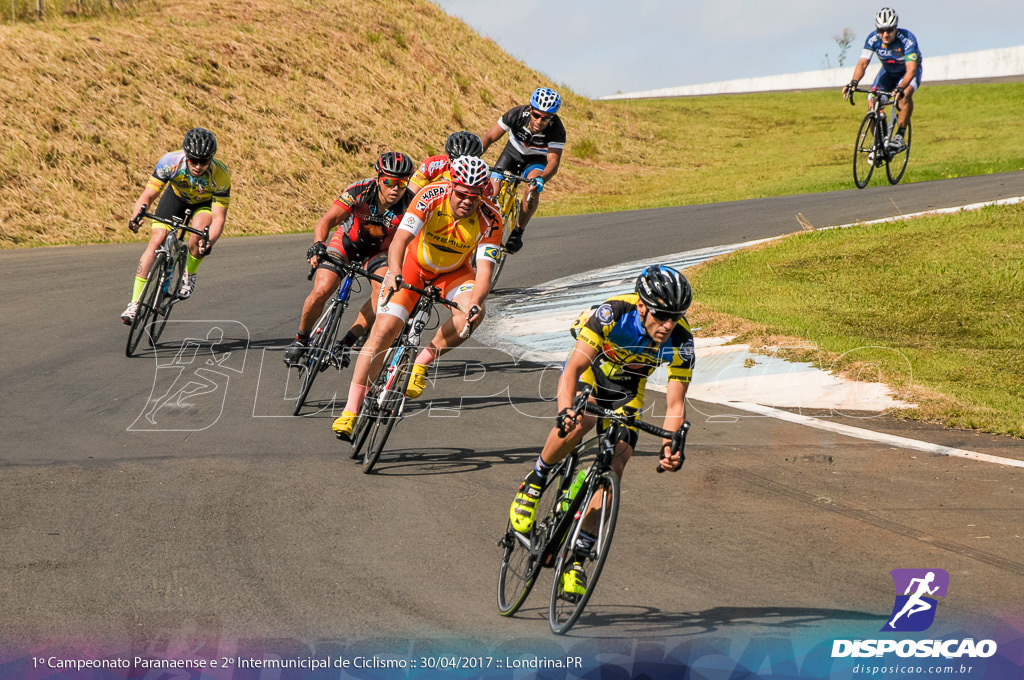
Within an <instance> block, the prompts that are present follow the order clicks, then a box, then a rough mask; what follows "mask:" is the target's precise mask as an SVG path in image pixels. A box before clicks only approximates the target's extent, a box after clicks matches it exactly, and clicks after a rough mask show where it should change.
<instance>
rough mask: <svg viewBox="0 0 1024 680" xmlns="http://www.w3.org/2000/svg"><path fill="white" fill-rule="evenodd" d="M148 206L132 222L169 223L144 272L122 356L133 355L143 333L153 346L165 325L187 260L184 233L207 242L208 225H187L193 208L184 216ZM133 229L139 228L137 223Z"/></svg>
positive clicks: (177, 298)
mask: <svg viewBox="0 0 1024 680" xmlns="http://www.w3.org/2000/svg"><path fill="white" fill-rule="evenodd" d="M148 207H149V206H145V205H144V206H142V209H141V210H139V213H138V214H137V215H136V216H135V217H134V218H133V219H132V224H134V225H139V224H141V223H142V220H143V219H145V218H147V217H148V218H149V219H151V220H153V221H154V222H160V223H161V224H166V225H167V226H169V227H170V229H169V230H168V232H167V236H166V237H164V242H163V243H162V244H160V247H159V248H157V250H156V257H155V259H154V260H153V264H152V265H150V267H149V273H148V274H147V275H146V285H145V286H144V287H143V289H142V294H141V295H140V296H139V305H138V308H137V309H136V311H135V318H134V319H133V320H132V325H131V328H130V329H129V330H128V344H127V345H125V348H124V353H125V356H129V357H130V356H132V355H133V354H134V353H135V350H136V349H138V346H139V342H140V341H141V340H142V336H143V335H144V334H148V336H149V346H150V347H156V343H157V342H158V341H159V340H160V335H161V333H163V332H164V328H165V327H166V326H167V318H168V317H169V316H170V315H171V310H172V309H173V308H174V305H175V304H177V303H178V300H181V299H184V298H180V297H178V293H179V291H180V290H181V281H182V278H183V277H184V275H185V263H186V262H187V261H188V245H187V244H186V242H185V241H184V238H183V237H184V235H185V234H186V233H189V234H196V235H198V236H200V237H202V239H203V240H204V241H206V242H207V243H209V240H210V228H209V227H206V228H205V229H195V228H193V227H191V226H189V225H190V223H191V222H192V217H193V215H192V211H191V210H186V211H185V215H184V216H183V217H170V218H167V217H160V216H157V215H154V214H152V213H148V212H146V210H147V209H148ZM132 231H136V232H137V231H138V227H137V226H136V227H135V228H134V229H132Z"/></svg>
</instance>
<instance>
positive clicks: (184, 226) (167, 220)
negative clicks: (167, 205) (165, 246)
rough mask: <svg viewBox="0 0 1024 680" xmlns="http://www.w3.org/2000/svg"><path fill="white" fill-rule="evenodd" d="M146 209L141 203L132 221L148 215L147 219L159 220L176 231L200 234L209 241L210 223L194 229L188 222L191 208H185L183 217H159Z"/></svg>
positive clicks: (140, 220) (146, 206) (190, 219)
mask: <svg viewBox="0 0 1024 680" xmlns="http://www.w3.org/2000/svg"><path fill="white" fill-rule="evenodd" d="M148 209H149V206H148V205H143V206H142V209H141V210H139V213H138V214H137V215H136V216H135V217H133V218H132V222H134V223H137V224H138V223H141V222H142V220H143V219H145V218H147V217H148V218H149V219H151V220H153V221H154V222H160V223H161V224H166V225H167V226H169V227H174V230H175V231H178V230H179V229H180V230H181V231H186V232H189V233H191V234H195V235H196V236H202V237H203V240H205V241H206V242H207V243H209V241H210V225H206V227H205V228H204V229H196V228H195V227H193V226H191V225H190V222H191V221H192V218H193V217H194V215H193V214H192V211H191V210H186V211H185V216H184V217H177V216H175V217H161V216H159V215H154V214H153V213H151V212H146V211H147V210H148Z"/></svg>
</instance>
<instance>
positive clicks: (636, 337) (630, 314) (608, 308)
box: [572, 293, 694, 397]
mask: <svg viewBox="0 0 1024 680" xmlns="http://www.w3.org/2000/svg"><path fill="white" fill-rule="evenodd" d="M639 299H640V296H639V295H637V294H636V293H631V294H629V295H619V296H618V297H613V298H611V299H610V300H608V301H607V302H605V303H604V304H602V305H600V306H599V307H597V308H596V309H589V310H587V311H585V312H584V313H583V314H581V315H580V317H579V318H578V319H577V320H576V322H575V323H574V324H573V327H572V334H573V336H574V337H575V338H576V339H577V340H582V341H583V342H584V343H586V344H587V345H589V346H590V347H593V348H594V349H596V350H597V352H598V355H597V359H596V360H595V361H594V364H593V366H592V367H591V370H592V371H593V374H594V379H595V382H596V385H597V386H598V387H600V388H604V389H605V391H607V392H611V393H612V394H613V395H614V393H618V395H620V397H626V396H628V395H635V394H638V393H640V394H642V392H643V388H644V385H645V384H646V382H647V378H648V377H649V376H650V375H651V373H653V372H654V369H656V368H657V367H658V366H661V365H662V364H667V365H668V379H669V380H674V381H678V382H682V383H689V382H690V379H691V377H692V376H693V364H694V352H693V334H692V333H691V331H690V326H689V324H688V323H687V321H686V319H685V318H682V319H680V320H679V323H677V324H676V326H675V328H673V329H672V334H671V335H669V338H668V340H666V341H665V342H663V343H662V344H661V345H658V346H655V345H654V344H653V342H654V341H653V340H651V338H650V337H648V335H647V332H646V331H645V330H644V324H643V318H642V317H641V316H640V313H639V312H638V311H637V308H636V303H637V301H638V300H639Z"/></svg>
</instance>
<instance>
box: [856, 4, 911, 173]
mask: <svg viewBox="0 0 1024 680" xmlns="http://www.w3.org/2000/svg"><path fill="white" fill-rule="evenodd" d="M898 24H899V16H897V14H896V10H894V9H891V8H889V7H883V8H882V9H880V10H878V14H876V15H875V30H874V32H872V33H871V35H869V36H868V37H867V39H866V40H865V41H864V51H863V52H861V55H860V59H859V60H857V65H856V66H854V68H853V79H852V80H851V81H850V83H849V84H848V85H846V86H845V87H843V97H844V98H849V97H850V94H851V93H852V92H853V90H854V89H856V87H857V84H858V83H859V82H860V79H861V78H863V77H864V72H865V71H866V70H867V68H868V62H869V61H871V55H873V54H877V55H878V60H879V61H880V62H882V70H881V71H879V72H878V77H877V78H875V83H874V87H875V88H876V89H879V90H884V91H886V92H891V91H895V92H896V103H897V104H898V105H899V107H900V108H899V112H898V113H897V114H896V120H897V124H898V125H899V127H898V128H897V129H896V134H895V135H894V136H893V138H892V142H891V144H892V145H891V146H890V151H892V152H894V153H895V152H899V151H902V150H903V149H905V148H906V146H907V143H906V141H905V139H904V135H906V132H907V124H908V123H909V122H910V116H911V115H912V114H913V113H914V92H915V91H917V89H918V88H919V87H921V76H922V74H923V63H922V62H923V59H922V56H921V48H920V46H918V44H917V37H916V36H915V35H914V34H913V33H911V32H910V31H908V30H907V29H905V28H899V27H898ZM869 106H870V102H869Z"/></svg>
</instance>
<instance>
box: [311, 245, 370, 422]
mask: <svg viewBox="0 0 1024 680" xmlns="http://www.w3.org/2000/svg"><path fill="white" fill-rule="evenodd" d="M325 260H326V261H328V262H330V263H332V264H334V265H335V266H336V267H338V268H339V269H341V270H342V271H343V272H345V273H344V274H343V275H342V279H341V283H340V284H339V285H338V288H337V290H336V291H335V292H334V294H333V295H332V296H331V298H330V299H329V300H328V301H327V302H326V303H325V304H324V310H323V311H322V312H321V313H320V317H319V318H318V319H317V320H316V323H315V324H314V325H313V330H312V331H311V332H310V336H309V338H310V340H309V347H308V349H307V351H306V355H305V357H303V359H302V361H300V362H298V363H297V364H296V367H297V368H298V370H299V375H300V386H299V396H298V397H297V398H296V400H295V409H294V411H293V415H296V416H297V415H299V412H300V411H301V409H302V406H303V405H304V404H305V402H306V397H307V396H309V391H310V389H311V388H312V386H313V381H314V380H315V379H316V376H317V375H319V374H320V373H321V372H323V371H325V370H327V368H328V367H329V366H334V367H335V368H336V369H338V370H339V371H340V370H341V369H342V368H343V365H342V357H340V356H339V355H338V354H337V353H336V352H335V348H336V342H335V340H336V338H337V335H338V326H339V324H340V323H341V317H342V315H343V314H344V313H345V310H346V309H347V308H348V303H349V301H350V299H351V296H352V287H353V285H354V284H355V281H356V277H358V276H363V277H366V278H368V279H370V280H374V281H380V280H381V277H379V276H377V275H375V274H371V273H370V272H368V271H366V270H365V269H363V268H362V267H360V266H359V265H357V264H353V263H349V262H345V261H344V260H341V259H338V258H336V257H334V256H332V255H330V254H329V253H325V254H324V255H323V256H322V257H321V259H320V261H321V262H322V261H325ZM315 272H316V267H313V268H311V269H310V272H309V276H307V277H306V278H307V279H311V278H313V274H314V273H315Z"/></svg>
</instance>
